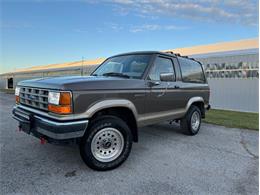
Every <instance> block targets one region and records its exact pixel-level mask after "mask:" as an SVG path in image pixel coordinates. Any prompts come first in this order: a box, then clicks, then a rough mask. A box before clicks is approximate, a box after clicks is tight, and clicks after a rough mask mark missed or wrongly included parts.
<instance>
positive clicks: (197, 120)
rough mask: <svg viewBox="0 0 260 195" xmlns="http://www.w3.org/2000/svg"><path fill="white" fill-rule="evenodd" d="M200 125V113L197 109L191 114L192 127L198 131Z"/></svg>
mask: <svg viewBox="0 0 260 195" xmlns="http://www.w3.org/2000/svg"><path fill="white" fill-rule="evenodd" d="M199 126H200V114H199V113H198V112H197V111H195V112H193V114H192V116H191V127H192V129H193V130H194V131H197V130H198V129H199Z"/></svg>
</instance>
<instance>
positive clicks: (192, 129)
mask: <svg viewBox="0 0 260 195" xmlns="http://www.w3.org/2000/svg"><path fill="white" fill-rule="evenodd" d="M200 125H201V111H200V109H199V108H198V107H197V106H194V105H192V106H191V107H190V109H189V110H188V112H187V113H186V115H185V117H184V118H182V119H181V129H183V130H184V131H185V133H186V134H188V135H196V134H197V133H198V132H199V130H200Z"/></svg>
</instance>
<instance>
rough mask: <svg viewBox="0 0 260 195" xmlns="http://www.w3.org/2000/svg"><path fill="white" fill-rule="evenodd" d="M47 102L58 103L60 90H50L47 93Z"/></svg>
mask: <svg viewBox="0 0 260 195" xmlns="http://www.w3.org/2000/svg"><path fill="white" fill-rule="evenodd" d="M48 102H49V103H50V104H55V105H59V103H60V92H53V91H50V92H49V95H48Z"/></svg>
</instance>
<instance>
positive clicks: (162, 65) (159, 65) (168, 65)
mask: <svg viewBox="0 0 260 195" xmlns="http://www.w3.org/2000/svg"><path fill="white" fill-rule="evenodd" d="M161 73H173V75H175V73H174V69H173V64H172V60H171V59H168V58H163V57H157V58H156V59H155V61H154V65H153V67H152V69H151V70H150V73H149V76H148V79H150V80H154V81H159V80H160V74H161ZM174 80H175V76H174V78H173V81H174Z"/></svg>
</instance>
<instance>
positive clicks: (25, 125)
mask: <svg viewBox="0 0 260 195" xmlns="http://www.w3.org/2000/svg"><path fill="white" fill-rule="evenodd" d="M13 115H14V118H15V119H16V120H18V121H19V127H20V129H21V130H23V131H24V132H26V133H30V131H31V128H32V115H31V114H30V113H27V112H24V111H20V110H15V111H14V112H13Z"/></svg>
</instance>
